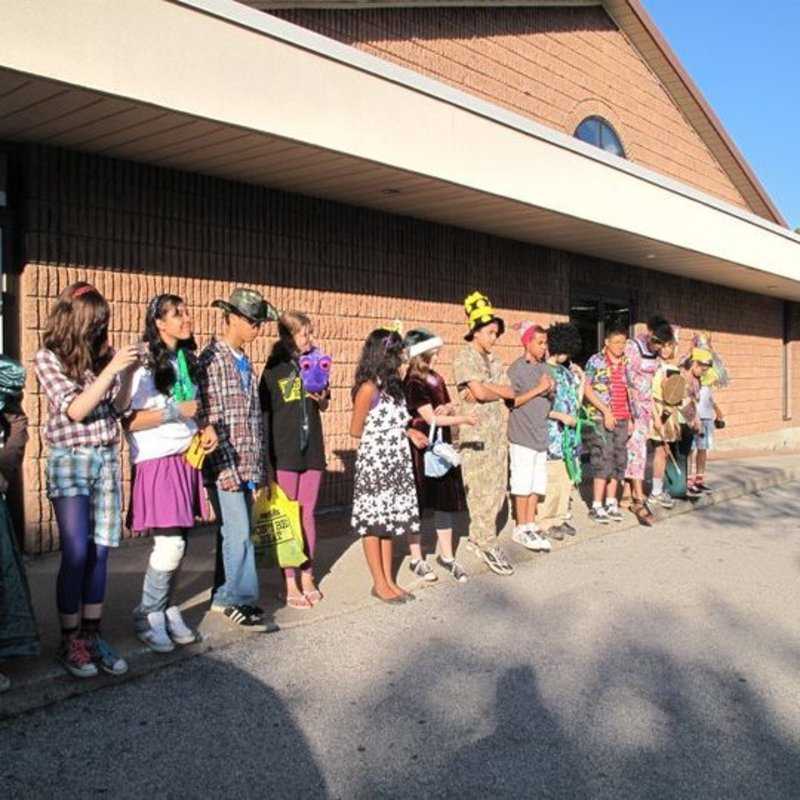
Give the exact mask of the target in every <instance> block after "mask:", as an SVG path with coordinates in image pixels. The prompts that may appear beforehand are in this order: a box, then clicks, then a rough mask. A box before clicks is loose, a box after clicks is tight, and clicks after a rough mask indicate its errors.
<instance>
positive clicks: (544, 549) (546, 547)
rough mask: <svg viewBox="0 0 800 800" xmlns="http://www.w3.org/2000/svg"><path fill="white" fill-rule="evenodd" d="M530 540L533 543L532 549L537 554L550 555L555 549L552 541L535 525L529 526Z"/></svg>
mask: <svg viewBox="0 0 800 800" xmlns="http://www.w3.org/2000/svg"><path fill="white" fill-rule="evenodd" d="M528 538H529V539H530V541H531V545H530V549H531V550H533V551H534V552H536V553H549V552H550V551H551V550H552V549H553V545H552V544H550V540H549V539H548V538H547V537H546V536H544V535H543V534H542V532H541V531H540V530H539V529H538V528H537V527H536V526H535V525H534V526H528Z"/></svg>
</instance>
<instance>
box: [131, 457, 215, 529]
mask: <svg viewBox="0 0 800 800" xmlns="http://www.w3.org/2000/svg"><path fill="white" fill-rule="evenodd" d="M207 516H208V513H207V506H206V496H205V491H204V489H203V473H202V471H201V470H199V469H195V468H194V467H192V466H191V465H190V464H189V463H188V462H187V461H186V458H185V457H184V455H183V454H182V453H181V454H178V455H174V456H164V457H163V458H154V459H152V460H150V461H142V462H140V463H139V464H137V465H136V476H135V478H134V480H133V491H132V492H131V505H130V509H129V511H128V527H129V528H131V530H133V531H135V532H136V533H140V532H142V531H146V530H147V529H148V528H193V527H194V524H195V520H196V518H198V517H200V518H201V519H206V518H207Z"/></svg>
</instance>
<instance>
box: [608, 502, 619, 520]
mask: <svg viewBox="0 0 800 800" xmlns="http://www.w3.org/2000/svg"><path fill="white" fill-rule="evenodd" d="M606 514H608V517H609V519H611V521H612V522H622V519H623V517H622V512H621V511H620V510H619V506H616V505H614V506H606Z"/></svg>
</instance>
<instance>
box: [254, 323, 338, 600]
mask: <svg viewBox="0 0 800 800" xmlns="http://www.w3.org/2000/svg"><path fill="white" fill-rule="evenodd" d="M278 335H279V339H278V341H277V342H276V343H275V345H274V346H273V348H272V353H271V354H270V357H269V359H268V360H267V366H266V367H265V369H264V372H263V374H262V375H261V384H260V386H259V395H260V398H261V409H262V411H263V412H264V414H265V417H266V419H265V422H266V426H267V428H266V429H267V431H268V440H269V450H270V461H271V462H272V466H273V468H274V469H275V474H276V478H277V481H278V484H279V485H280V487H281V488H282V489H283V491H284V492H286V495H287V496H288V497H289V498H290V499H292V500H297V501H298V502H299V503H300V508H301V514H302V522H303V538H304V539H305V545H306V553H307V555H308V561H306V563H305V564H303V565H302V567H300V569H299V571H298V570H296V569H284V570H283V575H284V579H285V581H286V605H287V606H290V607H292V608H302V609H308V608H312V607H313V606H315V605H316V604H317V603H319V602H320V601H321V600H322V594H321V592H320V591H319V589H318V588H317V586H316V584H315V583H314V567H313V559H314V550H315V548H316V542H317V532H316V524H315V520H314V512H315V509H316V506H317V497H318V496H319V487H320V483H321V482H322V475H323V473H324V471H325V442H324V441H323V438H322V417H321V413H320V412H323V411H325V410H326V409H327V408H328V403H329V401H330V389H325V390H323V391H321V392H309V391H308V390H307V389H306V387H305V384H304V381H303V379H302V376H301V373H302V368H301V364H300V359H301V357H302V356H304V355H307V354H308V353H309V352H310V351H311V350H312V349H313V347H314V328H313V325H312V323H311V320H310V319H309V317H307V316H306V315H305V314H301V313H300V312H299V311H286V312H284V313H283V314H281V316H280V319H279V320H278ZM298 572H299V574H298ZM298 577H299V578H300V584H299V585H298V582H297V579H298Z"/></svg>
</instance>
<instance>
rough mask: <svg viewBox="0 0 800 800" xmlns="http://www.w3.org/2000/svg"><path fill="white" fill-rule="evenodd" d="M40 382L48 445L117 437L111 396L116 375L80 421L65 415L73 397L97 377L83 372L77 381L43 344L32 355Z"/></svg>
mask: <svg viewBox="0 0 800 800" xmlns="http://www.w3.org/2000/svg"><path fill="white" fill-rule="evenodd" d="M34 368H35V370H36V377H37V378H38V379H39V385H40V386H41V387H42V391H43V392H44V393H45V396H46V397H47V427H46V429H45V435H44V438H45V440H46V441H47V443H48V444H49V445H50V446H51V447H102V446H106V445H110V444H115V443H116V442H117V441H118V440H119V419H120V416H121V415H120V414H119V413H118V412H117V410H116V409H115V408H114V398H115V397H116V396H117V393H118V392H119V389H120V380H119V376H115V377H114V381H113V383H112V384H111V386H110V387H109V390H108V392H106V394H105V396H104V397H103V399H102V400H101V401H100V403H99V404H98V405H97V407H96V408H95V409H94V410H93V411H92V412H91V414H89V415H88V416H87V417H85V418H84V419H83V420H82V421H81V422H76V421H75V420H72V419H70V418H69V417H68V416H67V409H68V408H69V407H70V405H71V403H72V401H73V400H74V399H75V398H76V397H77V396H78V395H79V394H81V393H82V392H83V391H84V389H86V387H87V386H89V385H90V384H91V383H92V382H93V381H94V380H95V378H96V376H95V375H94V374H93V373H91V372H86V374H85V375H84V377H83V381H82V382H81V383H78V382H77V381H74V380H72V378H70V377H68V376H67V375H66V373H65V372H64V367H63V366H62V365H61V362H60V361H59V359H58V356H57V355H56V354H55V353H54V352H53V351H52V350H49V349H48V348H46V347H45V348H43V349H41V350H39V352H38V353H37V354H36V356H35V357H34Z"/></svg>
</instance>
